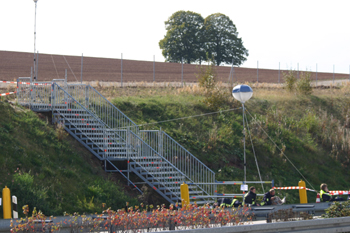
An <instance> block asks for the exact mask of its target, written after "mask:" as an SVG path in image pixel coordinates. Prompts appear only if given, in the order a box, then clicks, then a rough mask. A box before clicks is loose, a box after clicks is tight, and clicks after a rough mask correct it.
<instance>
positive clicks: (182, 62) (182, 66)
mask: <svg viewBox="0 0 350 233" xmlns="http://www.w3.org/2000/svg"><path fill="white" fill-rule="evenodd" d="M183 86H184V58H183V57H182V58H181V87H183Z"/></svg>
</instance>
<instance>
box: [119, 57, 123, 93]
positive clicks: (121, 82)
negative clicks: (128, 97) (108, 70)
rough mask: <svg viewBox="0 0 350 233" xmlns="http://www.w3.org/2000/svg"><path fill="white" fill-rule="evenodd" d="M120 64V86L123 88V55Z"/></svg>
mask: <svg viewBox="0 0 350 233" xmlns="http://www.w3.org/2000/svg"><path fill="white" fill-rule="evenodd" d="M120 62H121V68H120V69H121V71H120V72H121V81H120V85H121V87H123V53H122V55H121V60H120Z"/></svg>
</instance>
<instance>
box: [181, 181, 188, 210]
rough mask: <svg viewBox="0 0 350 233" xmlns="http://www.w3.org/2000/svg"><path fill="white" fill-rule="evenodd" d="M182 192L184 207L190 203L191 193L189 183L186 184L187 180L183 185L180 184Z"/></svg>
mask: <svg viewBox="0 0 350 233" xmlns="http://www.w3.org/2000/svg"><path fill="white" fill-rule="evenodd" d="M180 192H181V204H182V207H184V206H185V205H188V204H190V193H189V191H188V185H187V184H185V182H184V183H183V184H182V185H180Z"/></svg>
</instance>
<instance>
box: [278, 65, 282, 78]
mask: <svg viewBox="0 0 350 233" xmlns="http://www.w3.org/2000/svg"><path fill="white" fill-rule="evenodd" d="M280 77H281V62H278V83H280Z"/></svg>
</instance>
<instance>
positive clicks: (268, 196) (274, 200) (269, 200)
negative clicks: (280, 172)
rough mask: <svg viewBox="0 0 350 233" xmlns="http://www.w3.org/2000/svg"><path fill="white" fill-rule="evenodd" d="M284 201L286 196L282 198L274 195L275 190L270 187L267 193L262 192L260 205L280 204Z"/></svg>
mask: <svg viewBox="0 0 350 233" xmlns="http://www.w3.org/2000/svg"><path fill="white" fill-rule="evenodd" d="M285 201H286V198H283V199H282V200H281V199H280V198H279V197H277V196H275V190H274V189H270V190H269V191H268V192H267V193H265V194H264V197H263V200H262V203H261V205H282V204H284V203H285Z"/></svg>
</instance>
